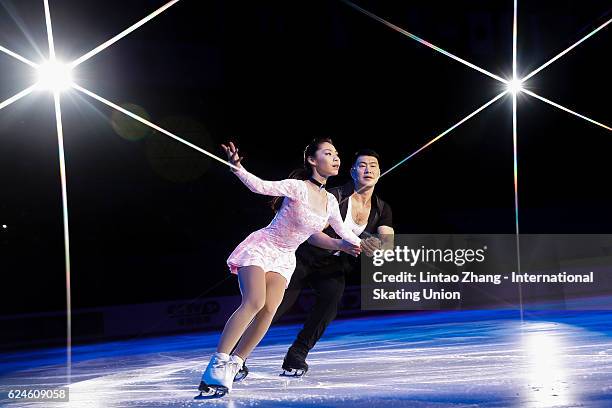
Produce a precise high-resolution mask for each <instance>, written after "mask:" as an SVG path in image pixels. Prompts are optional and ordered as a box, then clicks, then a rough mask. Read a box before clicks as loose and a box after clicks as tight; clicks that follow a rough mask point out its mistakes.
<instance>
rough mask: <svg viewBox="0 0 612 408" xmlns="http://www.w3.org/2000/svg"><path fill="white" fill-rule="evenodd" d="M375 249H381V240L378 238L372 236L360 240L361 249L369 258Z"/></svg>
mask: <svg viewBox="0 0 612 408" xmlns="http://www.w3.org/2000/svg"><path fill="white" fill-rule="evenodd" d="M377 249H382V241H381V240H380V239H379V238H376V237H373V236H372V237H368V238H366V239H362V240H361V250H362V251H363V252H364V253H365V254H366V256H367V257H370V258H371V257H372V256H373V255H374V251H376V250H377Z"/></svg>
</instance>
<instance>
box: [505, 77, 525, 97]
mask: <svg viewBox="0 0 612 408" xmlns="http://www.w3.org/2000/svg"><path fill="white" fill-rule="evenodd" d="M506 89H507V90H508V91H509V92H511V93H513V94H515V95H516V94H518V93H519V92H521V91H522V90H523V81H522V80H520V79H517V78H514V79H511V80H510V81H508V85H507V88H506Z"/></svg>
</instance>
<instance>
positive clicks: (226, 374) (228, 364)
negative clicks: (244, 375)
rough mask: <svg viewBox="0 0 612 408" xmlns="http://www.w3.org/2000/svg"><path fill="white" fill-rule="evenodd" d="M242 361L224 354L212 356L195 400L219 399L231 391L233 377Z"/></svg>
mask: <svg viewBox="0 0 612 408" xmlns="http://www.w3.org/2000/svg"><path fill="white" fill-rule="evenodd" d="M242 365H243V361H242V359H241V358H240V357H238V356H229V355H228V354H226V353H215V354H213V356H212V358H211V359H210V362H209V363H208V366H207V367H206V370H205V371H204V374H202V380H201V381H200V386H199V387H198V390H199V391H200V395H198V396H197V397H195V399H210V398H221V397H223V396H224V395H225V394H227V393H229V392H231V391H232V384H233V382H234V377H236V374H237V373H238V371H239V370H240V367H242Z"/></svg>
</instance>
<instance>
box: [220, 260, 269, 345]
mask: <svg viewBox="0 0 612 408" xmlns="http://www.w3.org/2000/svg"><path fill="white" fill-rule="evenodd" d="M238 281H239V283H240V292H241V293H242V303H241V304H240V306H238V309H236V311H235V312H234V313H233V314H232V315H231V316H230V318H229V319H228V320H227V323H225V328H224V329H223V333H221V338H220V339H219V344H218V346H217V352H219V353H227V354H229V353H230V352H231V351H232V347H234V345H235V344H236V343H237V342H238V340H240V337H241V336H242V335H243V334H244V331H245V330H246V328H247V326H248V325H249V323H251V321H252V320H253V318H254V317H255V315H257V313H258V312H259V311H260V310H261V309H262V308H263V307H264V305H265V303H266V273H265V272H264V270H263V269H261V268H260V267H258V266H243V267H241V268H240V269H238Z"/></svg>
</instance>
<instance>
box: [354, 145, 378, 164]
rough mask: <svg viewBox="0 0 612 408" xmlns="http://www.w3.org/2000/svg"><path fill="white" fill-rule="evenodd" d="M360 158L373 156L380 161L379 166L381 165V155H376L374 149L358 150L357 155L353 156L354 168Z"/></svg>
mask: <svg viewBox="0 0 612 408" xmlns="http://www.w3.org/2000/svg"><path fill="white" fill-rule="evenodd" d="M360 156H372V157H376V160H378V165H380V155H379V154H378V153H376V152H375V151H374V150H372V149H359V150H357V151H356V152H355V155H353V166H354V165H355V163H357V159H358V158H359V157H360Z"/></svg>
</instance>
